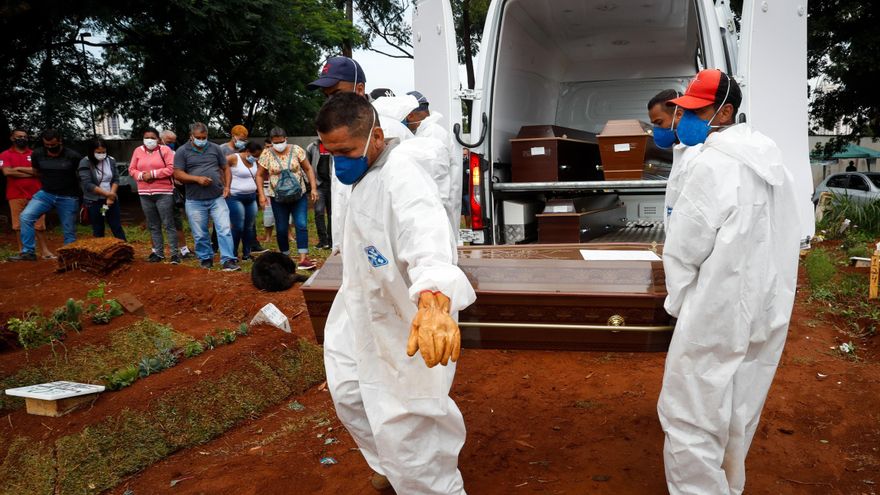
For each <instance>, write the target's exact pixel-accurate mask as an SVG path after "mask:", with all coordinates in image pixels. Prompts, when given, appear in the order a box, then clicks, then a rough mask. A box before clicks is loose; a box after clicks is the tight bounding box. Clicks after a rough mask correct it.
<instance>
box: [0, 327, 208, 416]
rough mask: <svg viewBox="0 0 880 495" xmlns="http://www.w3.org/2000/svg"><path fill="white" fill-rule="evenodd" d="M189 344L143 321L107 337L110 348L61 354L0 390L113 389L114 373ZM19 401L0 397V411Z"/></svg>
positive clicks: (1, 385) (182, 337)
mask: <svg viewBox="0 0 880 495" xmlns="http://www.w3.org/2000/svg"><path fill="white" fill-rule="evenodd" d="M190 341H192V337H189V336H188V335H185V334H181V333H177V332H175V331H173V330H172V329H171V327H168V326H166V325H162V324H159V323H156V322H154V321H151V320H147V319H144V320H142V321H140V322H138V323H135V324H134V325H132V326H129V327H126V328H123V329H120V330H117V331H114V332H112V333H111V334H110V344H109V345H103V346H91V345H89V346H84V347H79V348H76V349H72V350H70V351H65V353H64V355H63V356H62V357H60V358H59V357H52V358H47V359H45V360H44V361H42V362H40V363H38V364H34V365H31V366H26V367H25V368H23V369H21V370H19V371H18V372H16V373H15V374H13V375H11V376H8V377H6V378H4V379H2V380H0V388H4V389H6V388H14V387H24V386H27V385H33V384H35V383H43V382H49V381H55V380H70V381H76V382H83V383H101V382H104V383H106V384H107V385H108V386H110V387H113V386H117V385H118V384H119V383H120V382H121V381H124V379H123V378H118V377H117V381H115V382H114V379H113V377H114V373H117V371H119V370H121V369H123V368H126V367H128V366H130V365H131V364H136V363H139V362H141V360H143V359H144V358H150V357H154V356H155V355H156V354H157V353H158V352H161V351H163V350H166V349H177V348H180V347H183V346H185V345H186V344H187V343H188V342H190ZM22 404H23V400H21V399H19V398H16V397H10V396H7V395H2V396H0V410H5V409H16V408H19V407H21V405H22Z"/></svg>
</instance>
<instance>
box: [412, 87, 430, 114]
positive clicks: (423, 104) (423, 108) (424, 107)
mask: <svg viewBox="0 0 880 495" xmlns="http://www.w3.org/2000/svg"><path fill="white" fill-rule="evenodd" d="M407 94H408V95H412V96H415V98H416V101H418V102H419V106H418V107H416V108H414V109H413V111H416V110H418V111H420V112H427V111H428V99H427V98H425V95H423V94H422V93H419V92H418V91H410V92H409V93H407Z"/></svg>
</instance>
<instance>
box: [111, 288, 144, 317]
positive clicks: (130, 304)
mask: <svg viewBox="0 0 880 495" xmlns="http://www.w3.org/2000/svg"><path fill="white" fill-rule="evenodd" d="M116 301H117V302H119V304H121V305H122V307H123V308H125V310H126V311H128V312H129V313H131V314H133V315H140V316H146V311H144V305H143V303H141V302H140V300H138V298H136V297H134V295H133V294H131V293H130V292H125V293H123V294H119V295H118V296H116Z"/></svg>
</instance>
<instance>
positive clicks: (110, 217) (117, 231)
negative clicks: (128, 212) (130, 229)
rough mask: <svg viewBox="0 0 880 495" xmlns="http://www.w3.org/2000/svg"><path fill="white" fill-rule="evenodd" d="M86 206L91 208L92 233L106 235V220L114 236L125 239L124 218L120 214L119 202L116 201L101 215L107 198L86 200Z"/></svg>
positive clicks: (98, 235)
mask: <svg viewBox="0 0 880 495" xmlns="http://www.w3.org/2000/svg"><path fill="white" fill-rule="evenodd" d="M85 203H86V208H88V209H89V221H90V222H92V235H93V236H95V237H104V221H105V220H106V221H107V225H109V226H110V231H111V232H113V237H115V238H117V239H122V240H123V241H125V240H126V239H125V231H123V230H122V218H121V217H120V216H119V203H117V202H114V203H113V204H112V205H110V208H109V209H107V212H106V213H105V214H103V215H101V207H102V206H104V205H105V204H107V200H106V199H99V200H98V201H89V200H85Z"/></svg>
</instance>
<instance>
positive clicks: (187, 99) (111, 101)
mask: <svg viewBox="0 0 880 495" xmlns="http://www.w3.org/2000/svg"><path fill="white" fill-rule="evenodd" d="M83 31H89V32H92V33H95V34H96V36H95V37H94V38H89V40H88V41H87V42H86V44H88V45H91V46H99V47H101V48H103V53H102V54H92V53H88V52H87V53H86V54H85V56H83V54H82V53H81V51H80V50H78V48H79V46H80V45H79V43H80V40H79V39H78V33H81V32H83ZM98 35H100V36H98ZM98 38H106V41H101V42H93V41H92V40H93V39H98ZM346 39H348V40H354V41H355V42H356V43H359V42H360V33H359V32H358V31H357V30H356V29H354V28H353V27H352V26H351V24H350V23H349V22H347V21H346V20H345V18H344V16H343V15H341V14H339V13H338V12H337V9H336V8H335V0H212V1H210V2H207V1H200V0H169V1H166V2H155V1H153V0H129V1H127V2H125V3H124V4H119V3H117V2H103V1H98V0H85V1H78V2H70V1H67V2H62V1H60V0H49V1H46V2H39V3H38V2H6V5H5V7H0V40H3V41H5V46H4V50H3V51H2V52H0V63H2V64H3V67H4V69H5V70H4V71H3V73H2V75H0V81H2V82H3V83H4V91H3V92H0V119H6V121H5V122H3V121H0V124H6V126H7V127H8V126H9V124H10V123H14V124H17V125H20V123H26V124H27V125H29V126H30V127H32V128H44V127H46V126H50V125H51V126H57V127H60V128H63V129H65V130H68V131H69V132H72V133H74V134H77V135H80V136H81V135H85V134H90V133H91V125H90V124H89V120H90V119H89V118H88V112H89V110H88V109H89V108H90V107H94V108H95V113H96V114H99V115H100V114H101V113H104V112H108V113H120V114H122V115H124V116H126V117H127V118H130V119H132V120H134V121H135V125H136V126H137V127H143V126H146V125H150V124H161V125H165V126H169V125H170V126H172V127H173V128H175V129H177V130H178V131H184V134H185V130H186V128H187V127H186V126H188V125H189V124H190V123H192V122H193V121H195V120H203V121H205V122H206V123H208V124H209V125H211V126H212V127H213V128H215V129H217V128H220V129H223V130H224V133H225V131H226V130H228V129H229V127H230V126H231V125H233V124H237V123H244V124H245V125H247V126H248V127H250V128H251V129H259V130H261V131H265V130H267V129H268V127H271V126H272V125H276V124H278V125H282V126H283V127H285V128H286V129H287V130H288V131H289V132H312V129H311V124H310V121H311V119H312V117H313V116H314V114H315V113H316V111H317V108H318V106H319V105H320V102H321V97H320V95H319V94H316V93H315V92H312V91H307V90H306V89H305V85H306V84H307V83H308V82H309V81H311V80H312V79H313V78H314V76H315V74H317V69H318V66H319V63H320V62H321V60H322V59H323V58H324V56H325V55H326V53H328V52H331V51H335V50H337V49H338V47H339V46H341V45H342V44H343V42H344V40H346ZM0 134H3V133H2V132H0Z"/></svg>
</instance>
